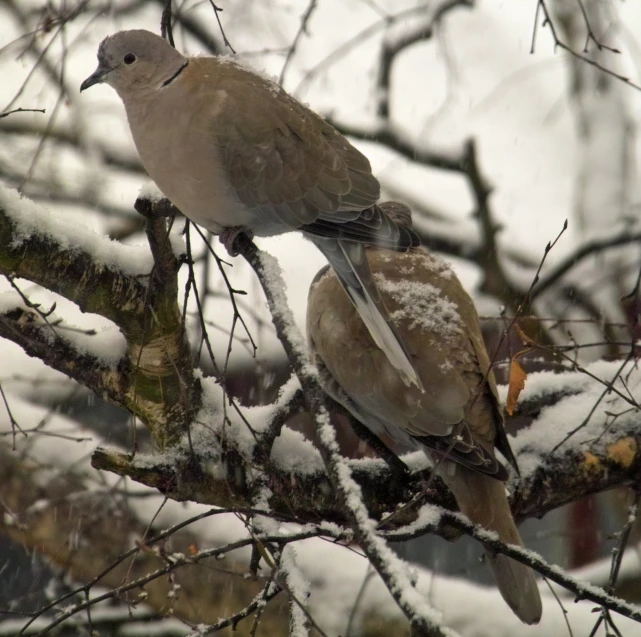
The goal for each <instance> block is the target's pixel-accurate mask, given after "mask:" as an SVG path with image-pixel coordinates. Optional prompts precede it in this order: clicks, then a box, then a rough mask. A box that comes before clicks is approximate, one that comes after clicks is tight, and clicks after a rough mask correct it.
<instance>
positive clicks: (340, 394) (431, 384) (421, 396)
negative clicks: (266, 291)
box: [307, 202, 542, 624]
mask: <svg viewBox="0 0 641 637" xmlns="http://www.w3.org/2000/svg"><path fill="white" fill-rule="evenodd" d="M381 208H382V209H383V210H384V211H385V213H386V214H387V215H388V216H389V217H391V218H393V219H394V220H395V221H396V222H397V223H398V224H400V225H408V226H409V225H410V224H411V218H410V211H409V209H408V208H407V207H406V206H403V205H402V204H397V203H395V202H390V203H387V204H381ZM367 258H368V261H369V264H370V267H371V269H372V272H373V273H374V280H375V281H376V285H377V287H378V289H379V290H380V292H381V295H382V298H383V301H384V303H385V305H386V306H387V308H388V309H389V311H390V315H391V318H392V320H393V322H394V325H395V327H396V330H397V331H398V333H399V334H400V335H401V338H402V339H403V342H404V343H405V346H406V347H407V350H408V352H409V355H410V360H411V362H412V365H413V366H414V369H416V371H417V373H418V375H419V378H420V380H421V381H422V384H423V387H424V388H425V391H424V392H421V391H419V390H418V389H417V387H416V386H407V385H404V384H403V383H402V382H401V381H400V379H399V377H398V374H397V373H396V372H395V369H394V367H393V366H391V365H390V363H389V360H388V359H387V357H386V356H385V354H384V353H383V352H382V351H381V349H380V348H379V347H378V346H377V345H376V343H375V342H374V340H373V339H372V337H371V335H370V334H369V332H368V330H367V329H366V327H365V325H364V324H363V321H362V320H361V318H360V317H359V315H358V314H357V312H356V311H355V309H354V306H353V304H352V303H350V301H349V299H348V298H347V296H346V294H345V293H344V291H343V289H342V288H341V285H340V284H339V281H338V279H337V277H336V276H335V274H334V273H333V272H332V271H331V270H330V269H329V268H328V267H325V268H323V269H322V270H321V271H320V272H319V273H318V274H317V275H316V277H315V279H314V281H313V283H312V285H311V288H310V291H309V299H308V305H307V337H308V341H309V347H310V350H311V354H312V358H313V360H314V363H315V364H316V366H317V368H318V370H319V373H320V379H321V383H322V384H323V386H324V388H325V390H326V391H327V393H328V394H329V395H330V396H332V397H333V398H334V399H335V400H337V401H338V402H340V403H341V404H343V406H344V407H346V408H347V409H348V410H349V411H350V412H351V413H352V415H353V416H354V417H355V418H357V419H358V420H359V421H360V422H362V423H363V424H364V425H366V426H367V427H369V428H370V429H371V430H372V431H373V432H374V433H375V434H377V435H380V434H381V433H386V434H388V435H389V436H391V437H392V438H393V439H395V440H396V441H398V442H400V443H402V444H403V445H404V446H406V447H414V448H417V447H418V448H421V449H423V450H424V451H427V450H429V452H430V454H431V456H432V457H433V459H434V460H435V462H436V466H437V472H438V473H439V475H440V476H441V477H442V478H443V480H444V481H445V483H446V484H447V485H448V487H449V488H450V489H451V491H452V492H453V493H454V496H455V498H456V501H457V502H458V505H459V507H460V509H461V511H462V512H463V513H464V514H465V515H467V516H468V517H469V518H470V519H471V520H472V521H474V522H476V523H477V524H480V525H482V526H483V527H485V528H486V529H488V530H491V531H495V532H496V533H497V534H498V536H499V537H500V538H501V540H502V541H503V542H506V543H508V544H516V545H518V546H523V543H522V541H521V538H520V536H519V533H518V531H517V529H516V526H515V524H514V520H513V518H512V514H511V512H510V506H509V504H508V500H507V496H506V492H505V486H504V484H503V481H505V480H506V479H507V477H508V474H507V470H506V469H505V467H504V466H503V465H502V464H501V463H500V462H499V461H498V460H497V458H496V456H495V455H494V448H495V447H496V448H498V449H499V450H500V451H501V453H502V454H503V455H504V456H505V458H506V459H507V460H508V461H510V462H512V463H514V465H515V466H516V461H515V459H514V456H513V454H512V452H511V450H510V447H509V443H508V441H507V437H506V435H505V432H504V429H503V417H502V414H501V410H500V407H499V402H498V396H497V390H496V381H495V379H494V374H493V373H492V370H491V368H490V361H489V358H488V354H487V351H486V349H485V345H484V343H483V337H482V335H481V327H480V324H479V318H478V315H477V313H476V309H475V308H474V304H473V303H472V299H471V298H470V297H469V295H468V294H467V292H466V291H465V290H464V289H463V286H462V285H461V283H460V281H459V280H458V279H457V277H456V275H455V274H454V272H453V271H452V270H451V269H450V267H449V266H448V265H447V264H446V263H445V262H444V261H443V260H442V259H440V258H437V257H435V256H433V255H430V254H428V253H427V252H426V251H424V250H423V249H421V248H417V249H412V250H410V251H408V252H406V253H398V252H393V251H391V250H386V249H384V248H378V247H371V248H368V249H367ZM487 558H488V561H489V563H490V566H491V567H492V570H493V572H494V576H495V579H496V583H497V585H498V588H499V590H500V592H501V595H502V596H503V598H504V599H505V601H506V602H507V603H508V605H509V606H510V608H511V609H512V610H513V611H514V613H515V614H516V615H517V616H518V617H519V618H520V619H521V620H522V621H523V622H524V623H526V624H535V623H537V622H538V621H539V620H540V618H541V613H542V608H541V598H540V595H539V590H538V587H537V585H536V581H535V578H534V574H533V573H532V571H531V570H530V569H529V568H528V567H526V566H524V565H523V564H520V563H518V562H516V561H514V560H511V559H509V558H507V557H505V556H503V555H493V554H491V553H489V552H488V554H487Z"/></svg>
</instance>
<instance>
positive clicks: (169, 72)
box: [81, 30, 420, 386]
mask: <svg viewBox="0 0 641 637" xmlns="http://www.w3.org/2000/svg"><path fill="white" fill-rule="evenodd" d="M101 82H105V83H107V84H109V85H110V86H112V87H113V88H114V89H115V90H116V91H117V93H118V95H119V96H120V98H121V99H122V101H123V103H124V106H125V109H126V112H127V118H128V121H129V126H130V128H131V132H132V135H133V138H134V142H135V144H136V148H137V149H138V153H139V154H140V158H141V160H142V163H143V165H144V167H145V169H146V170H147V172H148V173H149V175H150V176H151V177H152V179H153V180H154V181H155V182H156V184H157V186H158V187H159V188H160V190H161V191H162V192H163V193H164V195H165V196H166V197H167V198H168V199H169V200H171V202H172V203H173V204H174V205H175V206H176V207H177V208H179V209H180V210H181V212H182V213H183V214H184V215H185V216H186V217H187V218H188V219H190V220H192V221H194V222H195V223H198V224H200V225H202V226H203V227H205V228H207V229H208V230H210V231H211V232H214V233H216V234H221V239H222V240H223V241H224V242H225V244H226V245H227V246H228V248H229V247H230V246H232V245H233V238H234V236H235V234H234V233H237V232H238V230H239V229H243V230H244V229H247V230H249V231H251V232H252V233H253V234H254V235H257V236H270V235H276V234H281V233H284V232H289V231H291V230H295V229H298V230H301V231H302V232H303V233H304V235H305V236H306V237H307V238H309V239H311V241H312V242H313V243H314V244H315V245H316V246H317V247H318V248H319V249H320V250H321V251H322V253H323V254H324V255H325V257H326V258H327V259H328V261H329V263H330V264H331V265H332V267H333V268H334V270H335V271H336V274H337V276H338V278H339V280H340V282H341V285H342V286H343V287H344V289H345V290H346V292H347V294H348V295H349V297H350V299H351V300H352V302H353V303H354V305H355V306H356V307H357V309H358V312H359V314H360V316H361V317H362V319H363V321H364V322H365V324H366V325H367V328H368V330H369V331H370V333H371V334H372V337H373V338H374V340H375V342H376V343H377V344H378V345H379V346H380V348H381V350H382V351H384V352H385V355H386V356H387V357H388V359H389V361H390V362H391V364H392V365H393V367H394V368H395V369H396V370H397V372H398V373H399V375H400V376H401V378H402V379H403V382H404V383H405V384H412V383H413V384H415V385H417V386H420V380H419V377H418V375H417V374H416V371H415V370H414V368H413V367H412V364H411V362H410V360H409V356H408V354H407V351H406V348H405V346H404V345H403V343H402V340H401V339H400V337H399V336H398V334H397V332H396V330H395V328H394V325H393V323H392V322H391V321H390V319H389V313H388V312H387V310H386V308H385V305H384V303H383V302H382V300H381V298H380V295H379V292H378V290H377V288H376V285H375V284H374V281H373V280H372V275H371V271H370V269H369V266H368V262H367V258H366V254H365V250H364V245H363V244H370V243H373V244H376V245H382V246H385V247H387V248H389V249H392V250H401V251H402V250H407V249H409V248H411V247H414V246H416V245H418V244H419V240H418V237H417V235H416V234H415V233H414V232H412V231H411V230H410V229H408V228H404V227H402V226H399V225H398V224H396V223H395V222H394V221H393V220H391V219H390V218H389V217H388V216H387V215H386V214H385V213H384V212H382V211H381V210H380V209H379V208H378V206H377V205H376V202H377V201H378V199H379V195H380V186H379V183H378V181H377V180H376V178H375V177H374V176H373V175H372V172H371V167H370V163H369V161H368V160H367V158H366V157H365V156H364V155H362V154H361V153H360V152H359V151H358V150H357V149H356V148H354V147H353V146H352V145H351V144H350V143H349V141H348V140H347V139H346V138H345V137H343V136H342V135H341V134H340V133H338V131H336V130H335V129H334V128H333V127H332V126H331V125H330V124H328V123H327V122H326V121H325V120H324V119H323V118H321V117H320V116H319V115H317V114H316V113H314V112H313V111H311V110H310V109H309V108H307V107H306V106H304V105H303V104H301V103H300V102H298V101H297V100H296V99H294V98H293V97H292V96H290V95H288V94H287V93H286V92H285V91H284V90H283V89H282V88H281V87H279V86H278V85H277V84H275V83H274V82H272V81H270V80H268V79H267V78H265V77H263V76H262V75H259V74H258V73H255V72H253V71H251V70H249V69H247V68H245V67H244V66H242V65H240V64H238V63H236V62H234V61H232V60H230V59H229V58H220V57H218V58H217V57H185V56H183V55H182V54H181V53H179V52H178V51H177V50H175V49H174V48H173V47H171V46H170V45H169V44H168V43H167V42H166V41H165V40H163V39H162V38H160V37H159V36H157V35H154V34H153V33H150V32H148V31H143V30H132V31H121V32H119V33H116V34H115V35H113V36H110V37H108V38H106V39H105V40H104V41H103V42H102V43H101V45H100V47H99V50H98V68H97V69H96V71H95V72H94V73H93V74H92V75H91V76H90V77H88V78H87V79H86V80H85V81H84V82H83V84H82V86H81V90H85V89H87V88H89V87H90V86H93V85H94V84H98V83H101Z"/></svg>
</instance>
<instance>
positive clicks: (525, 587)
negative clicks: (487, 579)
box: [439, 461, 543, 624]
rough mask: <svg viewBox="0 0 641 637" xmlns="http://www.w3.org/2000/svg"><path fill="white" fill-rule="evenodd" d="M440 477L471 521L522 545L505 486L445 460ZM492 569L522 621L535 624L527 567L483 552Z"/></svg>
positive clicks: (535, 598)
mask: <svg viewBox="0 0 641 637" xmlns="http://www.w3.org/2000/svg"><path fill="white" fill-rule="evenodd" d="M444 464H445V465H447V466H445V467H443V471H440V472H439V474H440V475H441V476H442V477H443V479H444V480H445V482H446V484H447V485H448V487H449V488H450V489H451V490H452V492H453V493H454V497H455V498H456V501H457V503H458V505H459V508H460V509H461V511H462V512H463V513H464V514H465V515H466V516H467V517H468V518H470V520H472V521H473V522H476V523H477V524H480V525H481V526H483V527H484V528H486V529H488V530H489V531H494V532H496V534H497V535H498V536H499V538H500V539H501V540H502V541H503V542H505V543H506V544H516V545H517V546H523V542H522V540H521V536H520V535H519V532H518V530H517V528H516V525H515V524H514V519H513V518H512V513H511V511H510V505H509V504H508V501H507V496H506V494H505V486H504V484H503V483H502V482H501V481H500V480H496V479H495V478H491V477H489V476H487V475H485V474H482V473H479V472H477V471H472V470H470V469H467V468H466V467H462V466H461V465H455V466H454V467H452V465H453V464H454V463H451V462H447V461H446V462H445V463H444ZM486 555H487V559H488V562H489V564H490V567H491V568H492V571H493V572H494V578H495V580H496V585H497V586H498V589H499V591H500V593H501V595H502V596H503V599H504V600H505V601H506V602H507V604H508V606H509V607H510V608H511V609H512V611H514V614H515V615H516V616H517V617H518V618H519V619H520V620H521V621H522V622H523V623H525V624H537V623H538V622H539V620H540V619H541V614H542V612H543V611H542V606H541V596H540V594H539V588H538V586H537V584H536V580H535V578H534V573H533V572H532V570H531V569H530V568H528V567H527V566H525V565H524V564H521V563H520V562H516V561H514V560H512V559H510V558H509V557H506V556H505V555H494V554H492V553H491V552H490V551H486Z"/></svg>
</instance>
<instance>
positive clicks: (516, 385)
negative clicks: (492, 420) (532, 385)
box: [505, 356, 527, 416]
mask: <svg viewBox="0 0 641 637" xmlns="http://www.w3.org/2000/svg"><path fill="white" fill-rule="evenodd" d="M526 378H527V374H526V373H525V371H524V370H523V368H522V367H521V365H520V363H519V362H518V361H517V360H516V356H515V357H513V358H512V360H511V361H510V384H509V387H508V391H507V404H506V405H505V411H507V413H508V414H509V415H510V416H511V415H512V414H514V412H515V411H516V403H517V401H518V400H519V394H520V393H521V392H522V391H523V388H524V387H525V379H526Z"/></svg>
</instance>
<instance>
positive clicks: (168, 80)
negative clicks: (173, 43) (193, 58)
mask: <svg viewBox="0 0 641 637" xmlns="http://www.w3.org/2000/svg"><path fill="white" fill-rule="evenodd" d="M188 64H189V60H187V61H186V62H185V63H184V64H183V65H182V66H181V67H180V68H179V69H178V70H177V71H176V72H175V73H174V74H173V75H172V76H171V77H170V78H167V79H166V80H165V81H164V82H163V83H162V84H161V86H160V87H161V88H164V87H165V86H168V85H169V84H171V83H172V82H173V81H174V80H175V79H176V78H177V77H178V76H179V75H180V74H181V73H182V72H183V71H184V70H185V69H186V68H187V65H188Z"/></svg>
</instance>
